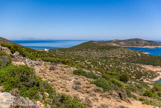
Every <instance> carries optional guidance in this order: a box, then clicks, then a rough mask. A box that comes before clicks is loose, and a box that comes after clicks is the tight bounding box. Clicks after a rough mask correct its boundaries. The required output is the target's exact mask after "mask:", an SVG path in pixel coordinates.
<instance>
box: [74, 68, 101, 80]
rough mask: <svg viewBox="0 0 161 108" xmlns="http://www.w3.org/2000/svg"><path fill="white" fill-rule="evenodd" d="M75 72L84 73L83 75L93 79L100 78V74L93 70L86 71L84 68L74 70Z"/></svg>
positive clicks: (77, 73) (76, 73)
mask: <svg viewBox="0 0 161 108" xmlns="http://www.w3.org/2000/svg"><path fill="white" fill-rule="evenodd" d="M73 74H75V75H82V76H85V77H87V78H92V79H97V78H98V76H96V75H95V74H94V73H93V72H85V71H83V70H74V71H73Z"/></svg>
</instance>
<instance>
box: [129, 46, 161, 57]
mask: <svg viewBox="0 0 161 108" xmlns="http://www.w3.org/2000/svg"><path fill="white" fill-rule="evenodd" d="M128 48H129V49H132V50H137V51H143V52H147V53H149V54H150V55H155V56H161V48H136V47H128Z"/></svg>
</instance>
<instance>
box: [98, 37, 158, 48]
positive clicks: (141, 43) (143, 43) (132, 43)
mask: <svg viewBox="0 0 161 108" xmlns="http://www.w3.org/2000/svg"><path fill="white" fill-rule="evenodd" d="M96 43H98V44H102V45H109V46H123V47H158V46H161V43H159V42H155V41H149V40H143V39H139V38H134V39H127V40H112V41H98V42H96Z"/></svg>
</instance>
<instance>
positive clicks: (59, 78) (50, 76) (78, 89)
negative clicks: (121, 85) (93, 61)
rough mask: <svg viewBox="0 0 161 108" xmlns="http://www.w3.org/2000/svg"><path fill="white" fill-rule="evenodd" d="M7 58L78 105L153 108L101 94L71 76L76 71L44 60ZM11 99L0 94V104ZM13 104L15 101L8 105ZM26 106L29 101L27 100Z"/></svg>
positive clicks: (117, 95)
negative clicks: (73, 99) (23, 66)
mask: <svg viewBox="0 0 161 108" xmlns="http://www.w3.org/2000/svg"><path fill="white" fill-rule="evenodd" d="M1 49H2V50H4V51H6V52H7V53H8V54H11V53H10V51H9V50H8V49H7V48H4V47H3V48H1ZM11 55H12V64H14V65H28V66H29V67H31V68H33V69H34V70H35V72H36V74H37V75H38V76H39V77H41V78H42V79H43V80H46V81H48V82H49V83H50V84H51V85H52V87H53V88H55V89H56V92H58V93H63V94H66V95H69V96H71V97H73V98H77V99H79V100H80V101H81V102H83V103H85V104H87V105H89V106H90V107H91V108H154V107H153V106H150V105H145V104H142V103H141V102H140V101H136V100H133V99H129V98H128V97H127V96H126V95H125V93H123V92H120V93H116V92H114V91H113V92H110V93H109V92H108V93H107V92H103V90H102V89H101V88H98V87H96V86H95V85H94V84H91V83H90V82H91V81H92V79H88V78H86V77H83V76H77V75H74V74H73V70H75V69H76V68H73V67H68V66H66V65H62V64H55V63H50V62H44V61H33V60H30V59H27V58H25V57H22V56H21V55H19V53H18V52H16V53H15V54H11ZM7 96H9V97H7ZM12 97H15V95H12V94H11V93H4V92H3V91H2V92H0V103H1V102H3V101H2V100H3V99H4V100H7V99H10V98H12ZM19 97H20V96H19ZM20 100H21V98H20ZM23 100H26V102H29V101H30V100H28V99H25V98H23ZM14 102H15V101H13V102H12V103H14ZM30 103H33V102H31V101H30ZM36 104H37V106H36V107H39V108H41V107H43V105H42V104H41V103H40V102H36ZM0 107H1V108H9V106H8V107H5V106H2V105H1V106H0ZM34 107H35V106H34ZM26 108H30V107H26ZM31 108H33V107H31Z"/></svg>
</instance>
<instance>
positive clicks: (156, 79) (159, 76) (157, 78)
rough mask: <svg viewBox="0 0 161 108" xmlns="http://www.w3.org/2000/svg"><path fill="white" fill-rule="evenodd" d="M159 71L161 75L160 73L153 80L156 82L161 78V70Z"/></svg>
mask: <svg viewBox="0 0 161 108" xmlns="http://www.w3.org/2000/svg"><path fill="white" fill-rule="evenodd" d="M157 73H158V74H159V75H158V76H157V77H156V78H154V79H152V80H151V82H153V83H155V82H157V81H160V80H161V72H157Z"/></svg>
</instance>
